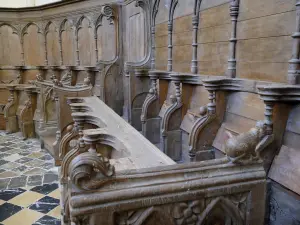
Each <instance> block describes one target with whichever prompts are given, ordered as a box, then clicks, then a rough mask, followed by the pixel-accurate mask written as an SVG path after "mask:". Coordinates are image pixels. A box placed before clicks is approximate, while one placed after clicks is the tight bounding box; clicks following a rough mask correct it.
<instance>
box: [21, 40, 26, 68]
mask: <svg viewBox="0 0 300 225" xmlns="http://www.w3.org/2000/svg"><path fill="white" fill-rule="evenodd" d="M21 56H22V59H21V60H22V61H21V64H22V66H25V55H24V41H23V36H22V37H21Z"/></svg>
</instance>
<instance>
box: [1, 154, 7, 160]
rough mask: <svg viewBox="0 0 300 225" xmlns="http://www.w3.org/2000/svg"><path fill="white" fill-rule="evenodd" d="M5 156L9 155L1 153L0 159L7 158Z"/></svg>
mask: <svg viewBox="0 0 300 225" xmlns="http://www.w3.org/2000/svg"><path fill="white" fill-rule="evenodd" d="M7 156H9V154H7V153H1V154H0V159H3V158H4V157H7Z"/></svg>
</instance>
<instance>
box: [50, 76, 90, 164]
mask: <svg viewBox="0 0 300 225" xmlns="http://www.w3.org/2000/svg"><path fill="white" fill-rule="evenodd" d="M89 84H90V83H89V80H88V79H86V80H85V84H84V85H83V86H63V87H60V86H54V92H55V102H56V109H57V111H56V113H57V117H58V127H57V130H56V133H55V142H53V143H52V145H53V155H54V158H55V160H56V164H57V165H60V163H61V160H62V159H63V156H64V155H65V154H66V153H67V152H60V150H59V149H60V145H61V144H62V145H63V148H64V149H66V150H67V149H68V148H67V147H68V146H66V144H67V143H69V141H70V140H72V139H73V138H74V137H75V136H77V133H76V132H74V131H73V129H69V131H68V126H70V125H72V124H73V120H72V117H71V111H70V108H69V106H68V104H67V103H68V102H67V98H68V97H86V96H91V95H92V86H90V85H89ZM70 130H71V131H72V132H71V133H70ZM66 133H69V134H68V135H67V137H65V134H66ZM61 142H62V143H61Z"/></svg>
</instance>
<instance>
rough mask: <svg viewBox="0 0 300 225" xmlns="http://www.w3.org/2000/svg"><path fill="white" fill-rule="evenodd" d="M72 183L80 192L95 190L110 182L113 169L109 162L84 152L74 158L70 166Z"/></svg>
mask: <svg viewBox="0 0 300 225" xmlns="http://www.w3.org/2000/svg"><path fill="white" fill-rule="evenodd" d="M69 174H70V178H71V180H72V182H73V183H74V184H75V185H76V186H77V187H78V188H80V189H82V190H95V189H98V188H100V187H101V186H103V185H104V184H106V183H109V182H112V181H113V179H112V177H113V176H114V175H115V168H114V166H112V165H111V164H110V163H109V160H108V159H107V158H105V157H103V156H102V155H101V154H98V153H95V152H85V153H82V154H79V155H78V156H76V157H75V158H74V159H73V160H72V162H71V164H70V166H69Z"/></svg>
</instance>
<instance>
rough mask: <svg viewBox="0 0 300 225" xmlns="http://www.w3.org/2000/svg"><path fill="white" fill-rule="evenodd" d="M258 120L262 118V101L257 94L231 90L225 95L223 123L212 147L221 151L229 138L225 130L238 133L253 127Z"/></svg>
mask: <svg viewBox="0 0 300 225" xmlns="http://www.w3.org/2000/svg"><path fill="white" fill-rule="evenodd" d="M258 120H264V103H263V101H262V100H260V99H259V95H257V94H253V93H248V92H233V93H230V94H229V95H228V96H227V107H226V111H225V115H224V120H223V123H222V125H221V127H220V129H219V130H218V133H217V136H216V138H215V140H214V142H213V147H215V148H217V149H219V150H221V151H223V145H224V143H225V141H226V140H227V139H228V138H229V135H228V134H227V132H229V133H231V134H232V135H238V134H241V133H244V132H247V131H248V130H250V129H251V128H253V127H255V124H256V122H257V121H258Z"/></svg>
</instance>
